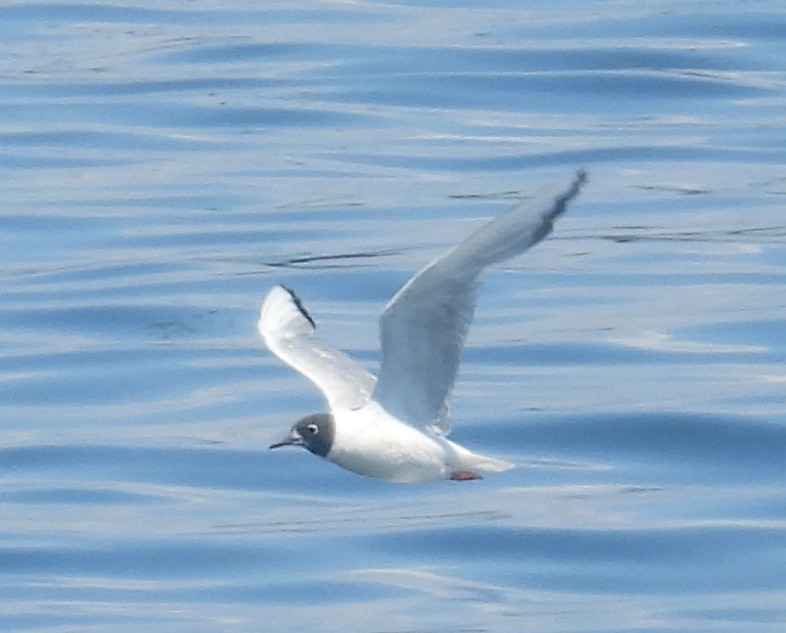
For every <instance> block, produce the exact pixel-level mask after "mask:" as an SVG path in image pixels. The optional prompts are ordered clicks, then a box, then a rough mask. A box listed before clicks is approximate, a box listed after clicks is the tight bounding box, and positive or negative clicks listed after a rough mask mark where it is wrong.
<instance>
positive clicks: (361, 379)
mask: <svg viewBox="0 0 786 633" xmlns="http://www.w3.org/2000/svg"><path fill="white" fill-rule="evenodd" d="M257 328H258V330H259V333H260V335H261V336H262V339H263V340H264V341H265V345H266V346H267V348H268V349H269V350H270V351H271V352H273V353H274V354H275V355H276V356H278V357H279V358H280V359H281V360H282V361H284V362H285V363H286V364H287V365H289V366H290V367H292V368H293V369H295V370H297V371H298V372H300V373H301V374H303V375H304V376H305V377H306V378H308V379H309V380H310V381H311V382H312V383H313V384H314V385H316V387H317V388H318V389H319V390H320V391H321V392H322V394H323V395H324V396H325V399H326V400H327V401H328V404H329V405H330V407H331V409H358V408H360V407H362V406H363V405H364V404H366V403H367V402H368V401H369V398H370V397H371V392H372V391H373V390H374V382H375V379H374V376H372V375H371V374H369V373H368V372H367V371H365V370H364V369H363V368H362V367H360V365H358V364H357V363H355V361H353V360H352V359H351V358H350V357H349V356H347V355H346V354H345V353H344V352H342V351H340V350H337V349H335V348H333V347H331V346H330V345H328V344H327V343H325V342H324V341H323V340H322V339H320V338H319V337H318V336H317V335H316V327H315V325H314V321H313V320H312V319H311V317H310V316H309V314H308V312H306V310H305V308H304V307H303V305H302V304H301V302H300V300H299V299H298V297H297V295H295V293H294V292H292V291H291V290H289V289H288V288H285V287H284V286H275V287H273V288H272V289H271V290H270V292H269V293H268V294H267V296H266V297H265V300H264V301H263V302H262V308H261V309H260V312H259V322H258V324H257Z"/></svg>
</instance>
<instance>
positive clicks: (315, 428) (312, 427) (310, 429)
mask: <svg viewBox="0 0 786 633" xmlns="http://www.w3.org/2000/svg"><path fill="white" fill-rule="evenodd" d="M306 428H307V429H308V432H309V433H311V435H316V434H317V433H319V427H318V426H317V425H316V424H309V425H308V426H307V427H306Z"/></svg>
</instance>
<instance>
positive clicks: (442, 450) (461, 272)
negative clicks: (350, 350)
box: [258, 171, 587, 483]
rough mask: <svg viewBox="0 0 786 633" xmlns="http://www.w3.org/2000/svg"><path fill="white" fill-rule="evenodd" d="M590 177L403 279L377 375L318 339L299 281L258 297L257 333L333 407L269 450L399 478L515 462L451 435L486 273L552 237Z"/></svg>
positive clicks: (435, 476)
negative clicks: (294, 451) (455, 390)
mask: <svg viewBox="0 0 786 633" xmlns="http://www.w3.org/2000/svg"><path fill="white" fill-rule="evenodd" d="M586 179H587V177H586V174H585V172H584V171H579V172H577V174H576V175H575V177H574V178H573V180H572V181H571V183H570V184H569V185H568V186H567V187H563V188H561V189H560V190H559V191H557V192H553V193H551V194H550V195H547V196H545V197H541V198H538V199H537V200H525V201H524V202H521V203H520V204H518V205H516V206H515V207H513V208H512V209H511V210H509V211H508V212H507V213H504V214H502V215H500V216H498V217H497V218H495V219H493V220H491V221H490V222H489V223H487V224H485V225H484V226H482V227H480V228H479V229H478V230H476V231H475V232H474V233H472V234H471V235H469V236H468V237H467V238H466V239H464V241H462V242H460V243H459V244H458V245H456V246H454V247H453V248H452V249H450V250H449V251H448V252H447V253H445V254H444V255H442V256H441V257H439V258H437V259H435V260H434V261H433V262H431V263H430V264H428V265H427V266H426V267H425V268H423V269H422V270H421V271H420V272H418V273H417V274H416V275H414V276H413V277H412V278H411V279H410V280H409V281H408V282H407V283H406V284H404V286H403V287H402V288H401V289H400V290H399V291H398V292H397V293H396V294H395V295H394V296H393V298H392V299H391V300H390V302H389V303H388V304H387V306H386V307H385V311H384V312H383V313H382V317H381V319H380V342H381V348H382V349H381V351H382V354H381V356H382V362H381V365H380V369H379V375H378V376H377V377H376V378H375V377H374V376H372V375H371V374H370V373H368V372H367V371H366V370H365V369H363V368H362V367H360V365H358V364H357V363H355V361H353V360H352V359H351V358H350V357H349V356H347V355H346V354H345V353H344V352H342V351H340V350H337V349H335V348H334V347H332V346H330V345H329V344H327V343H325V342H324V341H323V340H322V339H321V338H319V336H318V335H317V333H316V325H315V323H314V320H313V319H312V318H311V316H310V315H309V314H308V312H307V311H306V309H305V307H304V306H303V304H302V303H301V301H300V299H299V298H298V297H297V295H296V294H295V293H294V292H293V291H292V290H290V289H288V288H285V287H284V286H274V287H273V288H272V289H271V290H270V292H269V293H268V295H267V296H266V297H265V300H264V301H263V303H262V308H261V310H260V315H259V322H258V329H259V333H260V335H261V336H262V339H263V340H264V342H265V344H266V346H267V348H268V349H269V350H270V351H271V352H272V353H273V354H275V355H276V356H278V358H279V359H281V360H282V361H283V362H284V363H286V364H287V365H289V366H290V367H292V368H293V369H295V370H296V371H298V372H300V373H301V374H303V375H304V376H305V377H306V378H308V379H309V380H310V381H311V382H312V383H313V384H314V385H315V386H316V387H317V388H318V389H319V390H320V391H321V392H322V394H323V395H324V397H325V399H326V400H327V405H328V409H329V411H328V412H325V413H314V414H311V415H308V416H306V417H304V418H302V419H301V420H299V421H298V422H296V423H295V424H294V425H293V426H292V428H291V430H290V432H289V434H288V435H287V436H286V437H285V438H283V439H282V440H280V441H278V442H275V443H273V444H271V445H270V448H278V447H281V446H287V445H296V446H302V447H304V448H306V449H308V450H309V451H310V452H311V453H314V454H315V455H318V456H320V457H323V458H325V459H326V460H328V461H329V462H333V463H334V464H337V465H339V466H342V467H343V468H345V469H347V470H350V471H352V472H354V473H357V474H359V475H364V476H367V477H375V478H378V479H385V480H388V481H393V482H402V483H418V482H426V481H434V480H440V479H452V480H458V481H465V480H472V479H482V476H481V475H480V474H479V473H478V471H488V472H500V471H504V470H507V469H509V468H512V467H513V464H511V463H509V462H506V461H503V460H500V459H496V458H493V457H488V456H485V455H480V454H478V453H475V452H473V451H470V450H469V449H467V448H464V447H463V446H460V445H459V444H457V443H455V442H453V441H451V440H449V439H448V434H449V433H450V424H449V421H448V407H447V400H448V396H449V395H450V391H451V389H452V387H453V383H454V381H455V378H456V372H457V370H458V366H459V361H460V355H461V351H462V349H463V347H464V340H465V338H466V335H467V330H468V329H469V325H470V322H471V321H472V316H473V313H474V311H475V294H476V288H477V285H478V278H479V276H480V274H481V273H482V272H483V270H484V269H485V268H487V267H488V266H490V265H491V264H495V263H498V262H502V261H504V260H506V259H509V258H511V257H513V256H514V255H518V254H520V253H523V252H524V251H526V250H527V249H529V248H531V247H532V246H534V245H535V244H537V243H538V242H540V241H541V240H542V239H543V238H545V237H546V236H547V235H548V234H549V233H550V232H551V229H552V225H553V222H554V220H555V219H556V218H557V217H558V216H560V215H561V214H562V213H563V212H564V211H565V209H566V208H567V205H568V203H569V202H570V201H571V200H572V199H573V198H575V197H576V196H577V195H578V193H579V190H580V189H581V187H582V185H583V184H584V183H585V181H586Z"/></svg>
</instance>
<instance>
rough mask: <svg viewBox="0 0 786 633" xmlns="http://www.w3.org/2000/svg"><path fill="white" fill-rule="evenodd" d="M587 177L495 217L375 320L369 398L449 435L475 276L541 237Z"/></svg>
mask: <svg viewBox="0 0 786 633" xmlns="http://www.w3.org/2000/svg"><path fill="white" fill-rule="evenodd" d="M586 178H587V177H586V174H585V173H584V172H583V171H579V172H578V173H577V174H576V176H575V178H574V179H573V182H571V183H570V185H569V186H568V187H567V188H565V189H562V190H560V191H559V192H557V193H556V194H555V193H552V194H551V195H549V196H546V197H544V198H539V199H537V200H526V201H524V202H522V203H520V204H519V205H517V206H515V207H514V208H513V209H511V210H510V211H508V212H507V213H505V214H503V215H501V216H499V217H497V218H495V219H494V220H492V221H491V222H489V223H488V224H486V225H485V226H483V227H481V228H480V229H479V230H477V231H476V232H475V233H473V234H471V235H470V236H469V237H467V238H466V239H465V240H464V241H463V242H461V243H459V244H458V245H457V246H455V247H454V248H453V249H451V250H450V251H448V252H447V253H446V254H445V255H443V256H442V257H440V258H438V259H436V260H434V261H433V262H431V263H430V264H429V265H428V266H426V267H425V268H424V269H423V270H421V271H420V272H419V273H417V274H416V275H415V276H414V277H412V279H410V280H409V281H408V282H407V283H406V285H404V287H402V288H401V290H399V291H398V292H397V293H396V295H395V296H394V297H393V298H392V299H391V300H390V303H388V305H387V307H386V308H385V312H384V314H383V315H382V319H381V321H380V338H381V344H382V366H381V368H380V373H379V379H378V380H377V386H376V388H375V390H374V394H373V398H374V400H376V401H377V402H379V403H380V404H381V405H382V406H383V407H384V408H385V409H386V410H387V411H388V412H389V413H391V414H393V415H395V416H396V417H398V418H400V419H402V420H405V421H407V422H409V423H411V424H414V425H418V426H421V425H422V426H426V427H429V428H432V429H433V430H435V431H437V432H441V433H443V434H447V433H448V432H449V431H450V427H449V424H448V422H447V404H446V403H447V397H448V395H449V393H450V390H451V389H452V387H453V383H454V381H455V378H456V371H457V370H458V365H459V357H460V355H461V350H462V348H463V347H464V340H465V338H466V335H467V330H468V329H469V325H470V323H471V321H472V316H473V314H474V311H475V289H476V287H477V280H478V276H479V275H480V273H481V272H482V271H483V269H484V268H486V267H487V266H489V265H491V264H493V263H496V262H500V261H503V260H505V259H508V258H510V257H513V256H514V255H517V254H519V253H522V252H524V251H525V250H527V249H528V248H530V247H531V246H534V245H535V244H537V243H538V242H539V241H540V240H542V239H543V238H544V237H546V235H548V234H549V232H550V231H551V229H552V223H553V221H554V219H555V218H556V217H557V216H559V215H560V214H561V213H562V212H563V211H565V209H566V207H567V204H568V202H569V201H570V200H572V199H573V198H574V197H575V196H576V195H577V194H578V193H579V190H580V189H581V186H582V185H583V184H584V182H585V181H586Z"/></svg>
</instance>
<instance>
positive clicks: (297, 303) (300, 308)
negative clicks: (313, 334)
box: [281, 286, 317, 330]
mask: <svg viewBox="0 0 786 633" xmlns="http://www.w3.org/2000/svg"><path fill="white" fill-rule="evenodd" d="M281 287H282V288H283V289H284V290H286V291H287V292H288V293H289V296H290V297H292V301H293V302H294V304H295V307H296V308H297V309H298V311H299V312H300V314H302V315H303V316H304V317H305V319H306V321H308V322H309V323H310V324H311V327H313V328H314V329H315V330H316V329H317V324H316V323H314V319H312V318H311V315H310V314H309V313H308V310H306V308H305V307H304V306H303V302H302V301H301V300H300V297H298V296H297V295H296V294H295V291H294V290H292V289H291V288H287V287H286V286H281Z"/></svg>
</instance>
